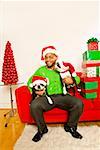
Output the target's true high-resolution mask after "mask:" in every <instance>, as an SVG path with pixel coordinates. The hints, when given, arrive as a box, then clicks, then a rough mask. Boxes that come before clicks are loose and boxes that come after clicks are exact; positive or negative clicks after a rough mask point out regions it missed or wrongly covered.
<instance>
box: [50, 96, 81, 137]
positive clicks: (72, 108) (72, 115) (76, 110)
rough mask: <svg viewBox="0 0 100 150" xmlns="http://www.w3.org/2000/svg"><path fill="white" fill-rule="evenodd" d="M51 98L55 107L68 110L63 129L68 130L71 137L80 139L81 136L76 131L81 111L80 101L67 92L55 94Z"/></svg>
mask: <svg viewBox="0 0 100 150" xmlns="http://www.w3.org/2000/svg"><path fill="white" fill-rule="evenodd" d="M52 98H53V97H52ZM53 99H54V103H55V106H56V107H58V108H60V109H64V110H68V112H69V118H68V121H67V123H66V124H65V125H64V129H65V131H66V132H70V133H71V134H72V136H73V137H75V138H80V139H81V138H82V136H81V135H80V134H79V133H78V132H77V124H78V121H79V118H80V116H81V114H82V112H83V103H82V101H81V100H79V99H78V98H76V97H74V96H70V95H68V94H67V95H65V96H62V95H57V96H55V98H53Z"/></svg>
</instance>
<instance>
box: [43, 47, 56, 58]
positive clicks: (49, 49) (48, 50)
mask: <svg viewBox="0 0 100 150" xmlns="http://www.w3.org/2000/svg"><path fill="white" fill-rule="evenodd" d="M48 53H52V54H55V55H57V56H58V52H57V50H56V48H55V47H54V46H47V47H44V48H43V49H42V56H41V60H44V58H45V55H46V54H48Z"/></svg>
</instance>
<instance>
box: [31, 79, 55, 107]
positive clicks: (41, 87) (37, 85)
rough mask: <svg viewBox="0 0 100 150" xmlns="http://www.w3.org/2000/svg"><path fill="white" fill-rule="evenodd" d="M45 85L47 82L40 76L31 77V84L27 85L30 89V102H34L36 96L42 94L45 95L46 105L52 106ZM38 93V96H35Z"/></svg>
mask: <svg viewBox="0 0 100 150" xmlns="http://www.w3.org/2000/svg"><path fill="white" fill-rule="evenodd" d="M47 85H48V80H47V79H46V78H44V77H40V76H33V78H32V83H30V85H29V86H30V88H32V100H34V99H35V98H36V97H38V96H42V95H43V94H45V96H46V98H47V100H48V103H49V104H51V105H52V104H53V101H52V99H51V98H50V97H49V96H48V94H47ZM39 92H41V94H40V95H39V94H37V93H39Z"/></svg>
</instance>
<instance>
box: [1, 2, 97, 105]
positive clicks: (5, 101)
mask: <svg viewBox="0 0 100 150" xmlns="http://www.w3.org/2000/svg"><path fill="white" fill-rule="evenodd" d="M1 22H2V24H1ZM98 35H99V2H98V1H63V2H61V1H51V2H50V1H48V2H46V1H44V2H43V1H37V2H36V1H30V2H29V1H22V2H21V1H17V2H15V1H14V2H13V1H11V2H10V1H2V2H1V3H0V79H1V77H2V63H3V57H4V50H5V45H6V42H7V40H9V41H10V42H11V44H12V49H13V53H14V57H15V62H16V67H17V70H18V75H19V80H20V81H24V82H25V83H26V81H27V80H28V78H29V76H30V75H31V74H32V73H33V72H34V71H35V70H36V68H38V66H39V64H40V57H41V49H42V48H43V47H44V46H48V45H54V46H55V47H56V48H57V49H58V51H59V53H60V55H61V58H62V59H63V60H65V61H68V62H71V63H72V64H73V65H74V67H75V69H76V70H77V71H80V70H82V69H81V63H82V53H83V52H84V51H86V50H87V45H86V41H87V40H88V39H89V38H90V37H93V36H95V37H97V38H98ZM8 94H9V93H8V88H7V87H0V107H9V106H10V105H9V98H10V97H9V95H8Z"/></svg>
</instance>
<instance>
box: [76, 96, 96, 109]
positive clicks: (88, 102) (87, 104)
mask: <svg viewBox="0 0 100 150" xmlns="http://www.w3.org/2000/svg"><path fill="white" fill-rule="evenodd" d="M77 97H78V98H79V99H81V101H82V102H83V104H84V110H90V109H93V108H94V105H93V100H92V99H86V98H84V97H82V96H81V95H80V94H77Z"/></svg>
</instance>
